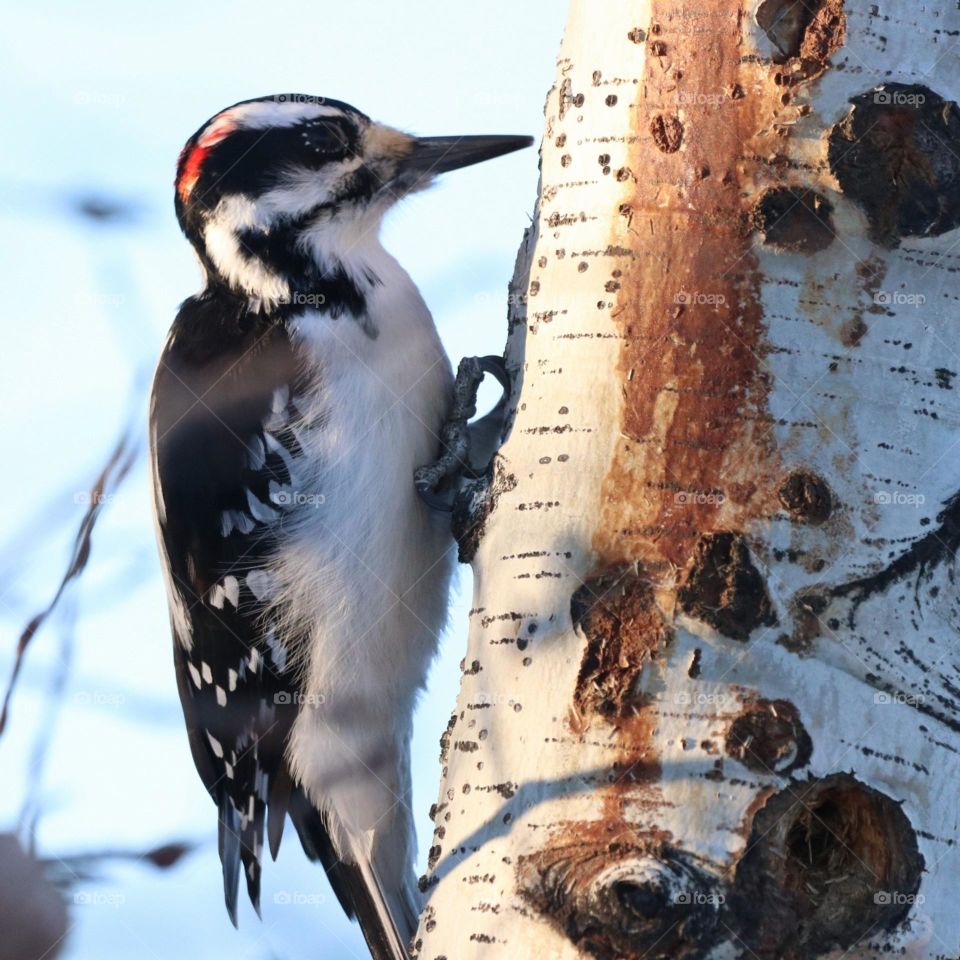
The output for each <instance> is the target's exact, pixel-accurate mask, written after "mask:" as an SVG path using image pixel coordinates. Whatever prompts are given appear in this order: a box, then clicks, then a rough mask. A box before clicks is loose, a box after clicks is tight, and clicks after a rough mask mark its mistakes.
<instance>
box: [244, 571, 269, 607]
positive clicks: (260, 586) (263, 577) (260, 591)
mask: <svg viewBox="0 0 960 960" xmlns="http://www.w3.org/2000/svg"><path fill="white" fill-rule="evenodd" d="M247 587H248V588H249V589H250V592H251V593H252V594H253V595H254V596H255V597H256V598H257V600H263V599H264V598H265V597H267V596H268V595H269V593H270V591H271V590H272V589H273V578H272V577H271V576H270V574H269V573H268V572H267V571H266V570H251V571H250V572H249V573H248V574H247Z"/></svg>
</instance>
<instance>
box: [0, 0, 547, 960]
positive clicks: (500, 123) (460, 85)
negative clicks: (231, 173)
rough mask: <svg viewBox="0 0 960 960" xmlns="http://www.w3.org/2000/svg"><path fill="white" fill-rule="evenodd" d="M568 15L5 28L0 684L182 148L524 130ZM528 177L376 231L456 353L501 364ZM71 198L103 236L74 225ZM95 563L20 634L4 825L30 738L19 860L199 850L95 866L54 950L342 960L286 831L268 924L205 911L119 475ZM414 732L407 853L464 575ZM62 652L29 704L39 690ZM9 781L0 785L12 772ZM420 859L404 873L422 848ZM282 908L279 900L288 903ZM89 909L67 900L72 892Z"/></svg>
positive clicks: (233, 10) (164, 641)
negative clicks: (270, 134) (36, 765)
mask: <svg viewBox="0 0 960 960" xmlns="http://www.w3.org/2000/svg"><path fill="white" fill-rule="evenodd" d="M564 7H565V4H563V3H562V2H560V0H553V2H548V0H526V2H525V3H523V4H517V3H508V2H506V0H488V2H487V3H485V4H483V5H481V6H476V5H468V4H451V3H434V2H425V0H408V2H406V3H404V4H386V3H374V2H363V0H360V2H358V0H351V2H349V3H333V2H331V0H323V2H320V3H314V4H308V5H307V4H302V3H298V4H294V3H288V2H274V3H270V4H264V3H262V2H260V3H252V2H239V3H231V4H226V3H207V4H189V5H188V4H186V3H182V2H178V3H169V4H162V5H154V6H147V5H132V4H127V3H124V4H121V3H106V2H99V3H98V2H94V3H91V4H86V5H83V6H82V7H81V6H76V5H70V4H66V3H49V4H41V5H34V6H33V7H32V8H31V9H26V8H24V7H23V6H19V7H13V8H11V9H9V10H8V11H7V12H6V15H5V18H4V21H5V22H4V31H3V34H2V37H0V75H2V77H3V80H4V89H5V91H6V97H5V98H4V100H3V102H2V105H0V110H2V112H3V129H4V131H5V136H4V137H3V141H2V147H0V249H2V262H3V265H4V268H5V270H6V276H5V298H4V299H5V314H6V316H5V324H4V330H5V332H6V345H5V349H4V350H2V351H0V384H2V389H3V391H4V392H5V408H6V410H7V411H8V413H7V417H6V418H5V420H4V422H3V425H2V431H3V433H2V441H3V446H4V449H5V450H6V463H7V469H6V470H4V471H3V472H2V474H0V624H2V634H0V671H2V673H0V676H2V677H4V678H5V676H6V674H7V672H8V670H9V667H10V664H11V662H12V660H11V654H12V649H13V645H14V643H15V639H16V635H17V633H18V631H19V629H20V628H21V626H22V625H23V623H24V622H25V620H26V619H27V618H28V617H29V616H30V615H31V614H32V613H33V612H34V611H35V610H36V609H37V608H38V607H39V606H40V605H42V604H43V603H44V602H45V601H46V600H47V599H48V598H49V595H50V594H51V593H52V591H53V589H54V588H55V585H56V582H57V580H58V578H59V574H60V571H61V570H62V568H63V566H64V564H65V562H66V558H67V553H68V546H69V542H70V539H71V537H72V533H73V530H74V528H75V526H76V524H77V522H78V521H79V519H80V517H81V515H82V511H83V509H84V502H83V501H84V494H85V491H86V490H87V489H88V487H89V485H90V483H91V481H92V480H93V478H94V477H95V475H96V473H97V471H98V469H99V467H100V465H101V463H102V462H103V460H104V459H105V457H106V455H107V453H108V451H109V449H110V447H111V445H112V444H113V442H114V441H115V438H116V436H117V434H118V433H119V431H120V429H121V428H122V426H123V424H124V422H125V421H126V419H127V418H129V416H130V415H131V412H134V413H137V412H138V415H139V417H140V421H139V422H140V423H141V424H142V423H143V419H144V392H145V383H144V378H145V376H146V375H147V374H148V373H149V371H150V370H151V369H152V366H153V363H154V361H155V358H156V356H157V354H158V352H159V349H160V345H161V342H162V338H163V336H164V333H165V332H166V328H167V327H168V326H169V324H170V322H171V321H172V319H173V316H174V314H175V312H176V307H177V304H178V303H179V301H180V300H182V299H183V298H184V297H186V296H188V295H189V294H190V293H192V292H194V291H195V290H196V288H197V285H198V276H197V270H196V267H195V265H194V261H193V258H192V256H191V254H190V251H189V247H188V245H187V244H186V242H185V241H184V240H183V239H182V238H181V237H180V235H179V232H178V229H177V225H176V221H175V219H174V216H173V210H172V206H173V204H172V178H173V169H174V164H175V161H176V157H177V153H178V152H179V149H180V147H181V145H182V143H183V141H184V140H185V139H186V138H187V136H189V135H190V134H191V133H192V132H193V131H194V130H195V129H196V128H197V127H198V126H199V125H200V124H201V123H202V122H203V121H204V120H206V119H207V117H209V116H210V115H211V114H213V113H215V112H216V111H217V110H219V109H221V108H222V107H224V106H226V105H228V104H230V103H233V102H235V101H237V100H241V99H244V98H247V97H252V96H259V95H263V94H270V93H279V92H287V91H297V92H303V93H311V94H316V95H321V96H329V97H334V98H337V99H342V100H346V101H348V102H350V103H353V104H354V105H355V106H357V107H359V108H360V109H361V110H363V111H364V112H366V113H368V114H370V115H371V116H373V117H374V118H377V119H381V120H384V121H386V122H388V123H391V124H392V125H394V126H398V127H402V128H404V129H407V130H409V131H411V132H415V133H419V134H470V133H530V134H533V135H535V136H537V137H538V138H539V135H540V133H541V127H542V107H543V102H544V98H545V95H546V91H547V89H548V87H549V85H550V83H551V82H552V79H553V64H554V58H555V55H556V50H557V47H558V44H559V39H560V34H561V31H562V21H563V16H564V13H565V9H564ZM536 185H537V157H536V153H535V151H533V150H530V151H526V152H524V153H520V154H515V155H513V156H510V157H506V158H503V159H500V160H497V161H494V162H493V163H491V164H489V165H486V166H481V167H475V168H471V169H469V170H465V171H461V172H458V173H454V174H451V175H448V176H447V177H445V178H444V179H443V180H442V181H441V182H440V183H439V184H438V186H437V187H435V188H434V189H433V190H432V191H430V192H428V193H426V194H423V195H421V196H418V197H416V198H413V199H411V200H410V201H408V202H407V203H405V204H404V205H402V206H401V207H400V208H398V209H397V210H395V211H394V212H393V214H392V215H391V217H390V219H389V221H388V223H387V225H386V229H385V231H384V240H385V243H386V245H387V246H388V248H389V249H391V250H392V251H393V252H394V253H395V254H396V255H397V256H398V258H399V259H400V260H401V262H402V263H403V264H404V265H405V266H406V267H407V269H408V270H409V271H410V273H411V274H412V275H413V277H414V279H415V280H416V281H417V283H418V284H419V286H420V289H421V290H422V292H423V294H424V296H425V298H426V300H427V302H428V303H429V304H430V306H431V308H432V309H433V312H434V316H435V318H436V320H437V323H438V326H439V328H440V332H441V335H442V336H443V339H444V342H445V343H446V346H447V350H448V352H449V353H450V355H451V358H452V359H453V361H454V363H455V362H456V360H457V359H459V357H460V356H462V355H464V354H485V353H499V352H500V350H501V349H502V346H503V340H504V335H505V300H506V283H507V280H508V278H509V276H510V273H511V270H512V266H513V260H514V257H515V254H516V249H517V246H518V244H519V241H520V238H521V234H522V231H523V228H524V227H525V226H526V225H527V224H528V223H529V216H530V214H531V213H532V210H533V202H534V198H535V195H536ZM89 194H96V195H103V196H107V197H111V198H119V199H121V200H123V201H125V202H126V203H128V204H130V205H131V206H132V208H133V210H134V213H135V216H134V217H133V219H132V220H131V221H130V222H128V223H124V224H113V225H108V224H96V223H93V222H91V221H90V220H89V219H84V218H82V217H80V216H77V215H76V213H75V212H74V210H75V206H76V202H77V199H78V198H81V197H84V196H87V195H89ZM107 507H108V509H107V510H106V512H105V514H104V516H103V520H102V525H101V526H100V528H98V531H97V534H96V539H95V543H94V555H93V561H92V563H91V567H90V569H89V570H88V574H87V575H86V576H85V578H84V581H83V583H82V585H81V586H80V588H79V589H78V590H76V591H74V592H73V593H72V594H71V595H70V597H69V603H68V604H67V610H66V613H67V614H70V613H72V614H73V615H74V616H73V617H72V618H71V617H68V616H66V615H65V616H62V617H61V618H60V619H59V620H58V621H56V622H55V623H53V624H51V625H50V626H49V627H48V628H47V629H45V630H44V632H42V633H41V634H40V635H39V636H38V638H37V640H36V643H35V645H34V647H33V648H32V649H31V651H30V653H29V657H28V661H27V664H26V667H25V669H24V672H23V679H22V684H21V687H20V689H19V693H18V695H17V698H16V700H15V701H14V709H13V714H12V719H11V724H10V728H9V730H8V732H7V733H6V734H5V735H4V737H3V738H2V739H0V764H2V769H3V771H4V781H3V782H4V784H5V789H4V790H3V791H2V794H0V830H5V829H11V828H13V827H14V825H15V824H16V822H17V819H18V817H19V815H20V811H21V808H22V805H23V803H24V799H25V796H26V795H27V793H28V792H29V784H30V782H31V777H30V771H31V769H32V759H31V757H32V751H33V750H34V747H35V744H36V742H37V738H38V736H40V735H41V734H42V733H44V732H46V733H48V734H49V735H50V737H51V742H50V749H49V751H48V753H47V756H46V760H45V763H44V764H43V767H42V776H41V778H40V784H39V789H38V791H37V793H36V796H37V797H38V798H39V800H40V805H41V816H40V819H39V822H38V825H37V829H36V842H37V844H38V847H39V850H40V852H41V854H44V855H47V856H61V857H62V856H65V855H69V854H70V853H74V852H85V851H89V850H96V849H105V848H110V849H115V848H120V849H131V850H142V849H146V848H148V847H150V846H151V845H154V844H158V843H164V842H167V841H170V840H175V839H186V840H190V841H195V842H197V843H198V844H200V846H199V849H198V850H197V852H196V853H195V854H193V855H192V856H190V857H189V858H187V859H185V860H184V861H182V862H181V865H180V866H178V867H177V868H176V869H173V870H170V871H166V872H158V871H155V870H153V869H151V868H148V867H146V866H144V865H142V864H119V863H116V864H111V865H109V866H108V867H107V868H106V870H105V876H104V877H103V879H102V880H101V881H100V882H97V883H89V882H83V883H81V884H79V886H78V887H77V889H76V890H75V891H74V893H79V894H80V896H79V898H78V899H79V900H80V901H81V902H78V903H77V904H76V905H74V906H73V908H72V916H71V922H72V924H73V927H72V931H71V934H70V938H69V941H68V949H67V950H66V952H65V954H64V955H65V956H67V957H70V958H87V957H97V958H98V960H113V958H117V960H119V958H124V960H127V958H129V957H130V956H140V957H145V958H167V957H174V956H176V957H179V958H184V957H186V958H192V957H204V958H209V960H218V958H230V960H238V958H251V960H253V958H258V960H259V958H263V960H266V958H270V957H277V958H284V960H296V958H300V957H304V958H305V957H311V958H315V957H318V956H320V957H324V958H329V960H336V958H354V957H356V958H362V957H364V956H365V953H364V950H363V947H362V941H361V940H360V937H359V934H358V932H357V930H356V928H355V927H353V926H351V925H350V924H349V923H347V922H346V921H345V920H344V919H343V918H341V917H340V915H339V911H338V909H337V907H336V905H335V904H334V903H333V902H332V897H331V896H330V893H329V890H328V889H327V888H326V885H325V881H324V880H323V878H322V876H321V875H320V873H319V868H316V867H313V866H311V865H310V864H308V863H307V862H306V861H305V860H304V858H303V856H302V854H301V853H300V851H299V850H298V849H297V846H296V844H295V843H292V842H291V840H293V839H295V838H294V837H292V832H291V835H288V836H287V837H286V838H285V840H284V850H283V851H282V852H281V857H280V861H279V863H278V864H276V865H270V866H268V868H267V870H266V877H265V889H264V896H263V900H264V922H263V924H260V923H259V921H257V919H256V917H255V915H254V914H253V913H252V911H250V910H249V909H246V910H245V911H244V912H242V913H241V917H240V932H239V933H235V932H234V931H233V929H232V927H230V925H229V922H228V920H227V918H226V914H225V911H224V910H223V907H222V901H221V893H220V879H219V863H218V861H217V856H216V846H215V814H214V808H213V805H212V804H211V803H210V801H209V799H208V798H207V796H206V794H205V793H204V791H203V788H202V787H201V785H200V782H199V780H198V779H197V777H196V775H195V773H194V771H193V768H192V764H191V761H190V758H189V751H188V749H187V745H186V740H185V737H184V734H183V729H182V721H181V718H180V715H179V706H178V703H177V699H176V691H175V688H174V681H173V672H172V666H171V659H170V649H169V642H170V641H169V636H168V632H167V623H166V612H165V608H164V601H163V596H162V590H161V587H160V584H159V579H158V571H157V566H156V559H155V556H154V545H153V533H152V529H151V526H150V519H149V501H148V495H147V485H146V471H145V469H144V466H143V464H142V463H141V464H140V465H139V466H138V468H137V469H136V470H135V472H134V473H133V475H132V476H131V477H130V479H129V480H128V482H127V483H126V484H125V485H124V487H123V488H122V489H121V490H120V491H119V492H118V494H117V495H116V497H114V498H113V499H112V500H111V502H110V503H109V504H108V505H107ZM463 580H464V587H465V589H464V590H462V591H461V595H460V597H459V599H458V600H457V605H456V609H455V610H454V613H453V623H454V625H453V627H452V628H451V630H450V633H449V636H448V637H447V639H446V642H445V645H444V651H443V655H442V657H441V659H440V661H439V662H438V663H437V666H436V668H435V670H434V674H433V678H432V681H431V690H430V693H429V695H428V697H427V698H426V699H425V702H424V704H423V707H422V709H421V712H420V716H419V719H418V730H417V741H416V744H415V751H414V752H415V758H414V763H415V791H416V795H415V808H416V813H417V816H418V818H419V830H420V840H421V847H422V848H425V842H426V841H427V840H429V829H428V828H429V822H428V820H427V818H426V811H427V809H428V807H429V805H430V803H432V802H433V800H434V799H435V793H436V786H437V780H438V776H439V767H438V762H437V755H438V740H439V736H440V733H441V732H442V730H443V728H444V726H445V725H446V719H447V717H448V716H449V712H450V710H451V709H452V706H453V702H454V698H455V696H456V688H457V678H458V670H457V663H458V661H459V659H460V658H461V656H462V655H463V653H464V649H465V647H464V644H465V635H464V634H465V631H464V626H465V623H466V610H467V608H468V606H469V578H468V576H464V578H463ZM66 657H69V672H68V675H67V683H66V687H65V689H64V690H63V692H62V694H61V695H60V696H59V697H58V698H57V702H58V704H59V711H58V712H56V713H53V712H51V709H50V702H49V697H48V696H47V695H46V691H47V690H48V689H49V688H50V684H51V683H52V682H53V680H54V678H55V676H56V673H57V670H58V668H59V667H60V666H61V665H62V664H63V663H64V661H65V658H66ZM11 783H12V788H11V786H10V784H11ZM421 862H422V857H421ZM285 899H289V900H290V901H291V902H290V903H284V902H283V901H284V900H285ZM82 901H87V902H82Z"/></svg>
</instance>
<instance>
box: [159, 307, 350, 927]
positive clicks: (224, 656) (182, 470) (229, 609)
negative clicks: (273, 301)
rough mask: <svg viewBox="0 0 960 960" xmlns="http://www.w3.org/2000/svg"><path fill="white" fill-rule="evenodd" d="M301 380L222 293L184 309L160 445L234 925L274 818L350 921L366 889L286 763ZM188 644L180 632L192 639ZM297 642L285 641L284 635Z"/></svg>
mask: <svg viewBox="0 0 960 960" xmlns="http://www.w3.org/2000/svg"><path fill="white" fill-rule="evenodd" d="M300 383H301V370H300V365H299V363H298V358H297V355H296V351H295V348H294V346H293V345H292V344H291V342H290V340H289V338H288V336H287V332H286V329H285V328H284V326H283V325H282V324H278V323H276V322H273V321H271V320H268V319H267V318H265V317H262V316H259V315H256V314H251V313H249V311H248V310H247V309H246V305H245V304H244V303H243V302H241V301H238V300H236V299H235V298H233V297H231V296H230V295H228V294H225V293H220V294H217V293H214V294H209V293H208V294H204V295H202V296H201V297H198V298H193V299H191V300H188V301H186V302H185V303H184V304H183V306H182V307H181V310H180V313H179V315H178V317H177V320H176V322H175V324H174V326H173V329H172V331H171V335H170V337H169V339H168V341H167V346H166V348H165V350H164V353H163V355H162V357H161V360H160V365H159V367H158V370H157V374H156V377H155V380H154V387H153V396H152V403H151V423H152V429H151V444H152V448H153V456H154V469H155V479H156V486H157V490H156V496H157V501H158V502H157V515H158V520H159V527H160V540H161V549H162V550H163V551H164V553H165V557H166V563H167V566H168V574H169V589H170V591H171V598H170V599H171V606H172V609H173V611H174V614H173V617H172V620H173V626H174V633H175V639H174V661H175V664H176V672H177V684H178V687H179V691H180V699H181V702H182V704H183V712H184V719H185V720H186V724H187V730H188V734H189V738H190V747H191V750H192V753H193V758H194V763H195V764H196V767H197V771H198V772H199V774H200V776H201V778H202V780H203V782H204V785H205V786H206V788H207V790H208V791H209V792H210V795H211V796H212V798H213V799H214V801H215V802H216V804H217V807H218V809H219V844H220V859H221V862H222V865H223V880H224V897H225V900H226V905H227V910H228V912H229V914H230V917H231V919H232V920H233V922H234V924H236V922H237V921H236V910H237V887H238V882H239V873H240V870H241V866H242V869H243V871H244V874H245V876H246V884H247V890H248V893H249V895H250V899H251V901H252V903H253V905H254V907H255V908H256V909H257V910H258V912H259V899H260V856H261V851H262V847H263V834H264V822H265V819H266V817H267V811H268V809H269V844H270V847H271V851H272V853H273V855H274V856H276V851H277V847H278V845H279V842H280V836H281V833H282V829H283V821H284V818H285V815H286V813H287V812H289V813H290V815H291V818H292V819H293V821H294V825H295V826H296V828H297V832H298V834H299V835H300V837H301V841H302V843H303V846H304V850H305V851H306V853H307V855H308V856H310V857H311V859H319V860H320V861H321V862H322V863H323V865H324V867H325V868H326V870H327V873H328V876H329V877H330V880H331V883H332V885H333V887H334V890H335V892H336V893H337V896H338V898H339V899H340V902H341V904H342V905H343V907H344V909H345V910H346V911H347V913H348V914H349V915H350V916H353V913H354V905H355V904H356V900H355V895H354V894H353V888H354V886H355V881H356V878H354V877H353V876H352V875H350V871H351V868H350V867H347V866H344V865H343V864H341V863H340V862H339V860H338V858H337V857H336V855H335V853H334V850H333V848H332V846H331V843H330V839H329V836H328V833H327V830H326V824H325V823H324V822H323V819H322V816H321V814H320V813H319V812H318V811H316V810H315V809H314V807H313V806H312V805H311V804H310V803H309V802H307V800H306V798H305V797H304V796H303V795H302V793H301V791H300V790H299V788H298V787H296V786H294V785H293V784H292V783H291V779H290V775H289V772H288V770H287V768H286V765H285V762H284V758H283V754H284V749H285V746H286V741H287V737H288V735H289V732H290V728H291V726H292V725H293V722H294V720H295V719H296V715H297V711H298V701H299V694H300V690H299V684H298V679H297V676H296V673H295V671H294V670H293V669H292V668H291V667H290V665H289V663H288V657H287V650H288V647H287V646H286V645H285V644H284V639H285V638H281V637H278V636H277V635H276V632H275V630H274V627H273V625H272V624H271V622H270V619H269V612H268V609H267V604H266V600H267V598H268V595H269V583H268V581H267V578H266V574H265V571H264V568H265V565H266V562H267V560H268V559H269V557H270V555H271V552H272V550H273V549H274V545H275V536H276V533H277V532H278V528H279V521H280V520H281V518H282V514H283V510H284V496H285V494H284V491H285V489H286V490H289V486H288V485H289V484H290V482H291V477H290V472H289V471H290V464H291V462H292V461H294V460H295V459H296V458H297V457H299V456H301V455H302V450H301V448H300V445H299V443H298V442H297V439H296V436H295V435H294V432H293V430H292V429H291V428H290V426H289V424H290V422H291V421H292V420H293V419H295V417H296V416H297V411H296V408H295V406H294V400H293V397H294V396H295V395H296V393H297V388H298V385H299V384H300ZM185 633H186V634H189V636H183V634H185ZM286 639H287V640H289V638H286Z"/></svg>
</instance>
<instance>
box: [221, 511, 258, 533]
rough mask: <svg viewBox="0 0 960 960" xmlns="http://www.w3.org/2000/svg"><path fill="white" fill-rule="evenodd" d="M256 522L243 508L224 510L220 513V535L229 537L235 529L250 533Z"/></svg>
mask: <svg viewBox="0 0 960 960" xmlns="http://www.w3.org/2000/svg"><path fill="white" fill-rule="evenodd" d="M255 526H256V524H255V523H254V522H253V520H252V518H251V517H248V516H247V514H245V513H244V512H243V511H242V510H224V511H223V513H221V514H220V535H221V536H224V537H229V536H230V534H231V533H233V531H234V530H238V531H239V532H240V533H250V532H251V531H252V530H253V528H254V527H255Z"/></svg>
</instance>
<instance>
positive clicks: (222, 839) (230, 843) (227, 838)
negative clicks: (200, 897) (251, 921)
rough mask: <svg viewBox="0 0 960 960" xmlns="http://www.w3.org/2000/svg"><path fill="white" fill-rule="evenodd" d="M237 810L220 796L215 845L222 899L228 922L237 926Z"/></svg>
mask: <svg viewBox="0 0 960 960" xmlns="http://www.w3.org/2000/svg"><path fill="white" fill-rule="evenodd" d="M238 820H239V818H238V817H237V811H236V810H235V809H234V808H233V804H232V803H230V799H229V798H228V797H227V796H226V795H225V794H224V795H223V796H221V798H220V816H219V818H218V822H217V831H218V832H217V846H218V848H219V851H220V864H221V866H222V867H223V900H224V903H225V904H226V906H227V913H228V914H229V916H230V922H231V923H232V924H233V925H234V926H235V927H236V926H237V888H238V886H239V884H240V833H239V830H238V827H239V825H240V824H239V822H238Z"/></svg>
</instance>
